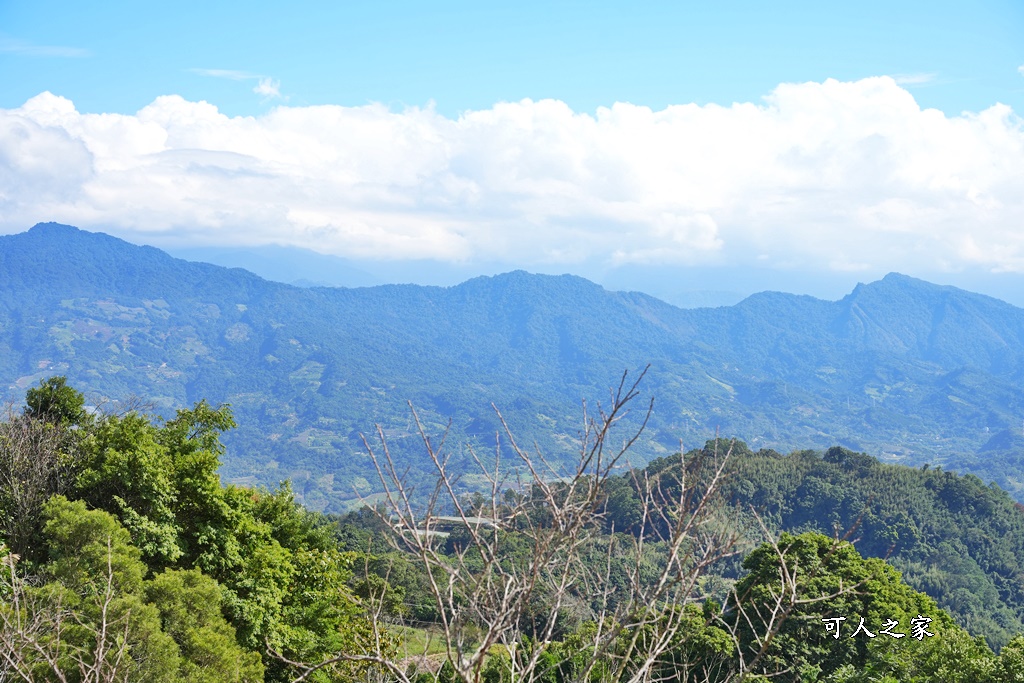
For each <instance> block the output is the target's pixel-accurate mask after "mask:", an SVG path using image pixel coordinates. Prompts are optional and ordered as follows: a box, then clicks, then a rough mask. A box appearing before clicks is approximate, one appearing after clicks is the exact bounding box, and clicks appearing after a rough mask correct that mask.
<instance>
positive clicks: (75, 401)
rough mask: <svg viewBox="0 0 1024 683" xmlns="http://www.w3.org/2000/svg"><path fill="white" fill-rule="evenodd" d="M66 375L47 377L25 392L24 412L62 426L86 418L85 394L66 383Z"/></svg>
mask: <svg viewBox="0 0 1024 683" xmlns="http://www.w3.org/2000/svg"><path fill="white" fill-rule="evenodd" d="M67 379H68V378H67V377H64V376H60V377H48V378H47V379H44V380H40V381H39V386H38V387H35V388H32V389H29V390H28V392H26V394H25V404H26V406H25V414H26V415H28V416H29V417H31V418H33V419H36V420H42V421H44V422H49V423H51V424H59V425H62V426H65V427H66V426H70V425H80V424H82V423H84V422H85V421H86V420H87V418H88V413H86V412H85V396H83V395H82V393H81V392H79V391H76V390H75V389H73V388H72V387H70V386H68V384H67Z"/></svg>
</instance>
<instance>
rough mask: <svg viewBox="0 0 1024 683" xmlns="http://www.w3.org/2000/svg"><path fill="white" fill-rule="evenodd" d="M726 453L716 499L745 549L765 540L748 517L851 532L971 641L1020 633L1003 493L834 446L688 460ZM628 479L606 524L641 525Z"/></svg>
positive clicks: (1021, 584) (656, 468) (1020, 607)
mask: <svg viewBox="0 0 1024 683" xmlns="http://www.w3.org/2000/svg"><path fill="white" fill-rule="evenodd" d="M726 453H728V454H729V458H728V467H727V470H726V479H725V481H724V483H723V484H722V486H721V491H720V493H721V496H722V499H723V500H724V501H725V503H726V504H727V505H728V506H729V507H730V508H732V510H733V512H732V514H733V515H735V516H737V518H738V519H744V520H745V521H744V523H743V524H742V526H743V528H745V529H746V530H747V532H746V533H747V534H748V538H747V540H746V542H747V543H748V544H750V545H751V546H752V545H754V544H756V543H757V542H758V540H759V538H760V535H761V533H760V528H759V525H758V523H757V521H756V519H755V518H754V515H755V514H756V515H757V516H758V517H759V518H760V519H761V520H762V521H763V522H764V523H765V524H766V525H767V527H768V528H769V529H771V530H772V531H773V532H776V533H777V532H779V531H789V532H793V533H798V532H802V531H817V532H820V533H824V534H826V535H829V536H834V535H840V536H843V535H846V534H849V538H850V540H853V541H855V543H854V545H855V546H856V548H857V550H858V551H859V552H860V553H861V554H863V555H865V556H868V557H877V558H884V559H886V561H887V562H888V563H889V564H890V565H892V566H893V567H895V568H897V569H898V570H899V571H900V572H901V574H902V575H903V578H904V580H905V581H907V583H909V584H910V585H911V586H913V587H914V588H915V589H917V590H920V591H922V592H925V593H927V594H928V595H931V596H932V597H933V598H935V600H936V601H937V602H938V604H939V605H940V606H941V607H942V608H943V609H945V610H947V611H949V612H950V614H952V615H954V617H955V618H956V619H957V621H958V622H959V623H961V624H962V625H963V626H965V627H966V628H967V629H968V630H969V631H971V632H972V633H976V634H981V635H985V636H986V637H987V638H988V640H989V642H990V643H994V644H996V645H1001V644H1003V643H1005V642H1006V641H1007V640H1008V639H1009V638H1010V637H1012V635H1013V634H1015V633H1021V632H1024V505H1021V504H1020V503H1017V502H1015V501H1013V500H1012V499H1011V498H1010V497H1009V496H1008V495H1007V494H1006V492H1004V491H1002V490H1000V489H999V488H997V487H991V486H986V485H985V484H984V483H983V482H982V481H981V480H980V479H978V478H977V477H975V476H973V475H965V476H961V475H957V474H955V473H953V472H948V471H943V470H942V468H941V467H937V468H935V467H928V466H924V467H921V468H911V467H906V466H903V465H891V464H885V463H881V462H879V461H878V460H876V459H875V458H872V457H870V456H868V455H865V454H863V453H855V452H853V451H849V450H847V449H844V448H840V447H834V448H830V449H828V450H827V451H824V452H821V451H811V450H802V451H795V452H793V453H790V454H789V455H781V454H780V453H778V452H776V451H773V450H761V451H758V452H756V453H754V452H751V451H750V450H749V449H748V448H747V446H746V444H744V443H742V442H729V441H726V440H724V439H722V440H719V441H718V442H714V441H712V442H708V444H707V445H706V446H705V447H704V448H703V449H701V450H695V451H691V452H690V453H689V454H688V455H687V458H688V459H689V460H690V461H691V462H692V461H695V460H699V459H700V458H713V457H714V456H715V455H716V454H718V455H719V456H721V455H723V454H726ZM679 466H680V465H679V462H678V460H677V459H673V458H663V459H658V460H655V461H654V462H652V463H651V464H650V465H648V466H647V468H646V469H645V470H644V472H645V473H646V474H647V476H650V477H664V476H666V475H668V476H672V477H677V476H678V471H679ZM632 480H633V477H624V478H623V479H621V480H612V481H611V482H610V486H611V490H612V493H611V494H610V496H609V518H608V521H609V523H610V524H614V525H615V526H616V527H617V528H619V529H629V528H632V527H634V526H635V525H636V524H638V522H639V520H638V519H637V513H638V511H639V510H640V507H639V505H638V493H637V490H636V487H635V486H633V485H631V482H632ZM728 571H735V568H733V569H732V570H727V573H728Z"/></svg>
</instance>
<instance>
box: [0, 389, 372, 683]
mask: <svg viewBox="0 0 1024 683" xmlns="http://www.w3.org/2000/svg"><path fill="white" fill-rule="evenodd" d="M81 406H82V396H81V394H79V393H78V392H76V391H74V390H73V389H71V388H70V387H67V386H66V385H65V382H64V378H52V379H50V380H47V381H44V382H43V383H41V385H40V386H39V387H38V388H35V389H33V390H32V391H30V392H29V396H28V407H27V408H26V409H25V414H24V415H14V416H11V417H10V418H9V419H8V421H7V422H5V423H3V424H2V425H0V448H2V449H3V459H4V463H3V466H4V469H7V470H8V471H10V472H12V473H14V474H15V477H12V478H8V479H6V480H5V483H6V484H8V485H6V486H3V487H0V488H2V489H3V490H2V492H0V518H2V520H3V522H4V525H3V528H4V529H8V530H11V529H28V530H31V532H30V533H27V534H25V533H19V534H12V533H9V532H8V533H6V534H3V535H2V536H0V542H2V543H3V544H4V545H5V546H6V550H3V553H2V554H3V557H4V558H6V559H5V562H6V565H7V573H8V576H7V582H6V585H7V591H8V594H9V595H12V596H20V597H19V601H16V602H15V603H8V604H5V605H3V606H0V609H3V610H8V611H7V612H5V613H4V614H5V617H7V618H8V619H7V624H8V626H10V623H11V622H10V619H13V618H15V617H17V614H18V609H19V608H18V604H22V605H27V606H28V607H26V610H27V611H25V613H24V614H23V615H22V617H23V619H21V621H22V622H24V621H25V620H26V619H27V620H28V622H31V621H32V620H33V619H35V620H36V621H37V622H38V623H39V624H41V625H42V626H41V627H40V628H41V629H42V631H41V633H28V634H27V635H26V633H22V634H21V635H20V636H17V637H16V636H11V635H10V634H11V631H10V629H8V631H5V633H7V635H8V636H9V637H12V638H15V641H16V643H18V647H19V648H21V650H22V651H23V652H31V651H33V650H32V647H34V646H32V643H34V642H39V643H42V644H41V645H40V646H39V647H38V648H36V649H37V650H39V652H37V653H36V655H33V656H34V657H35V659H32V657H29V659H30V660H31V661H30V664H31V666H30V667H29V668H34V669H37V670H40V671H41V670H43V669H45V668H46V667H45V663H46V661H47V660H46V657H45V656H44V654H43V653H44V652H51V653H52V654H53V656H54V657H55V658H56V660H55V661H59V662H64V664H62V665H61V666H62V668H66V669H72V668H74V667H73V666H72V663H73V662H74V661H76V659H75V658H76V657H78V659H79V660H80V659H81V658H83V657H84V658H85V659H86V660H87V661H88V662H90V666H92V665H95V664H96V662H97V661H99V660H102V659H103V657H107V658H110V660H111V662H113V661H114V660H115V659H118V658H117V657H115V656H114V654H111V653H108V654H106V655H103V656H102V657H101V655H100V654H98V653H96V652H93V651H92V650H89V645H88V644H89V643H90V642H92V641H93V640H95V639H96V638H97V637H98V636H97V635H96V634H97V633H99V632H101V631H105V630H109V631H111V632H114V631H117V629H121V630H122V631H123V634H124V635H123V638H122V639H121V641H120V642H121V643H122V644H123V643H127V649H126V653H122V654H123V656H120V655H119V657H120V659H123V661H122V662H121V665H120V666H121V669H122V670H123V671H124V672H125V675H126V676H127V679H126V680H131V681H136V680H139V681H141V680H145V681H157V680H159V681H179V680H180V681H196V680H200V681H210V682H211V683H212V682H213V681H239V682H241V681H262V680H267V681H285V680H291V678H292V677H293V676H292V675H291V674H290V673H289V672H290V669H289V667H287V666H286V665H285V664H284V663H283V662H282V660H281V659H279V658H277V657H275V656H272V655H271V654H270V652H271V650H272V651H273V652H275V653H278V654H280V655H282V656H283V657H285V658H287V659H291V660H299V661H317V662H319V661H320V660H322V659H325V658H326V657H327V656H329V655H333V654H334V653H336V652H338V651H342V650H346V649H348V650H358V649H359V648H360V647H361V645H360V643H361V642H362V641H363V640H364V639H366V638H367V637H369V634H370V628H369V625H368V623H367V621H366V618H365V615H364V613H363V611H362V609H361V608H360V607H359V604H358V599H357V598H356V597H355V595H354V594H353V593H352V589H351V587H350V580H351V578H352V562H353V556H352V555H351V554H346V553H344V552H342V551H341V550H340V549H339V547H338V544H337V542H336V541H335V538H334V534H333V532H332V531H331V529H330V528H329V526H328V525H327V524H326V521H325V520H323V519H321V518H320V517H319V516H317V515H315V514H312V513H308V512H306V511H305V510H303V509H302V508H301V507H299V506H298V505H296V504H295V502H294V501H293V498H292V493H291V490H290V489H289V488H288V486H287V485H285V486H282V487H281V488H278V489H277V490H275V491H268V490H265V489H248V488H240V487H237V486H230V485H229V486H222V485H221V483H220V478H219V475H218V474H217V468H218V467H219V465H220V456H221V455H222V453H223V446H222V445H221V443H220V434H221V433H222V432H223V431H224V430H226V429H229V428H231V427H233V426H234V421H233V419H232V417H231V413H230V412H229V411H228V409H227V408H226V407H224V406H221V407H219V408H214V407H212V406H210V405H209V404H207V403H205V402H199V403H198V404H196V405H195V406H194V407H193V408H192V409H189V410H180V411H178V414H177V416H176V417H175V418H174V419H172V420H169V421H166V422H163V423H154V422H153V421H151V420H150V419H149V418H147V417H145V416H143V415H141V414H139V413H136V412H128V413H125V414H123V415H117V414H104V415H100V416H96V417H94V416H91V415H89V414H87V413H85V412H84V411H82V410H81ZM26 431H28V432H41V433H50V432H53V433H56V434H59V438H57V439H55V440H40V439H24V438H20V437H21V435H22V434H23V433H24V432H26ZM40 443H42V444H44V445H46V446H47V447H50V448H53V449H56V450H58V451H59V452H58V453H57V454H56V457H52V458H49V459H48V460H46V461H47V462H50V463H51V466H52V469H53V471H52V472H50V473H49V474H48V475H47V476H36V477H35V478H34V479H33V478H32V475H33V474H35V471H34V469H33V467H34V464H35V463H37V462H38V461H39V460H40V457H39V456H40V452H39V450H38V449H37V448H36V447H37V446H38V445H39V444H40ZM26 449H27V450H26ZM19 475H21V476H20V481H21V482H23V483H24V482H26V481H28V482H30V483H31V484H32V486H31V487H25V486H20V487H19V486H14V485H11V484H12V482H15V480H17V479H18V477H19ZM33 487H34V488H36V489H41V490H35V491H33V490H29V489H30V488H33ZM11 609H14V610H15V612H13V613H12V612H10V611H9V610H11ZM69 610H70V611H69ZM12 615H13V616H12ZM26 623H27V622H26ZM44 627H45V628H44ZM62 629H63V631H64V633H65V634H66V635H65V637H64V638H63V640H60V639H59V637H58V636H59V634H60V633H61V631H62ZM47 632H49V633H50V635H47ZM33 638H35V640H33ZM0 645H2V644H0ZM82 653H85V654H82ZM120 659H119V660H118V661H120ZM111 666H113V664H111ZM354 671H355V669H354V668H353V667H352V666H345V665H341V664H339V665H338V666H336V667H333V669H331V668H329V669H325V670H323V671H321V672H320V673H319V674H317V675H316V676H314V677H313V678H312V679H311V680H322V681H326V680H336V679H337V678H338V677H339V676H340V677H343V678H344V677H346V676H350V675H352V674H353V673H354ZM50 679H51V678H50V677H49V676H46V675H41V677H40V678H39V679H38V680H50ZM33 680H35V679H33ZM89 680H91V679H89ZM97 680H99V679H97ZM112 680H121V679H112Z"/></svg>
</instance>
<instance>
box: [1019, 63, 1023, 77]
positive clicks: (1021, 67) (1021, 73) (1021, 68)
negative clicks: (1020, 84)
mask: <svg viewBox="0 0 1024 683" xmlns="http://www.w3.org/2000/svg"><path fill="white" fill-rule="evenodd" d="M1017 73H1019V74H1020V75H1021V76H1024V64H1021V65H1020V66H1018V67H1017Z"/></svg>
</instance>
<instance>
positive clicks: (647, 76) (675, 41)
mask: <svg viewBox="0 0 1024 683" xmlns="http://www.w3.org/2000/svg"><path fill="white" fill-rule="evenodd" d="M0 41H3V42H0V50H2V52H0V74H2V80H3V82H4V87H3V88H2V91H0V97H2V101H0V106H4V107H15V106H18V105H20V104H22V103H23V102H24V101H25V100H27V99H28V98H30V97H32V96H34V95H37V94H39V92H41V91H43V90H49V91H51V92H54V93H55V94H59V95H62V96H64V97H67V98H69V99H71V100H73V101H74V102H75V103H76V105H77V106H78V107H79V109H80V110H81V111H83V112H120V113H132V112H135V111H136V110H138V109H141V108H142V107H144V106H145V105H147V104H149V103H150V102H152V101H153V99H154V98H156V97H157V96H159V95H167V94H179V95H182V96H183V97H185V98H186V99H189V100H200V99H203V100H207V101H210V102H212V103H215V104H216V105H217V106H218V107H219V108H220V109H221V111H224V112H225V113H228V114H254V113H257V112H259V111H260V110H261V107H263V108H265V107H268V106H271V105H273V104H275V103H276V101H275V100H274V99H273V98H266V97H261V96H260V95H258V94H256V93H253V86H254V82H253V81H251V80H248V79H244V80H232V79H231V78H229V77H224V78H215V77H211V76H203V75H201V73H200V72H198V71H197V70H202V69H205V70H221V71H224V72H236V73H237V74H251V75H253V76H263V77H266V78H270V79H272V80H273V81H274V82H277V83H280V86H279V88H280V91H281V93H282V94H283V95H286V96H287V97H288V103H289V104H292V105H308V104H341V105H362V104H366V103H368V102H382V103H385V104H388V105H390V106H404V105H425V104H427V103H428V102H430V101H434V102H436V104H437V107H438V110H439V111H441V112H443V113H445V114H448V115H453V114H457V113H459V112H461V111H464V110H467V109H481V108H486V107H489V106H491V105H493V104H494V103H495V102H499V101H504V100H513V101H514V100H520V99H523V98H532V99H535V100H537V99H544V98H554V99H559V100H562V101H564V102H566V103H567V104H568V105H569V106H570V107H572V108H573V109H574V110H576V111H593V110H594V109H596V108H597V107H598V106H608V105H611V104H612V103H614V102H632V103H634V104H642V105H646V106H649V107H652V108H655V109H660V108H663V107H665V106H666V105H669V104H680V103H686V102H696V103H699V104H705V103H709V102H715V103H718V104H726V105H727V104H730V103H732V102H748V101H757V100H758V99H759V98H760V97H762V96H764V95H765V94H767V93H769V92H770V91H771V90H772V89H773V88H774V87H775V86H776V85H778V84H779V83H782V82H803V81H823V80H825V79H826V78H835V79H838V80H857V79H860V78H864V77H868V76H880V75H890V76H896V77H898V78H901V79H905V81H906V83H907V84H908V86H909V87H910V88H912V89H913V92H914V95H915V97H916V98H917V99H918V101H919V102H920V103H921V105H922V106H924V107H936V108H939V109H942V110H943V111H945V112H946V113H948V114H958V113H960V112H961V111H963V110H970V111H980V110H981V109H984V108H986V107H988V106H990V105H992V104H994V103H995V102H1003V103H1005V104H1009V105H1011V106H1013V107H1014V109H1015V110H1018V111H1019V110H1020V109H1021V104H1022V102H1024V78H1022V77H1021V74H1020V73H1018V67H1020V66H1021V65H1022V64H1024V3H1021V2H1019V1H1017V0H977V1H975V2H970V3H967V2H961V1H958V2H943V1H937V2H935V1H933V2H894V1H892V0H889V1H888V2H877V1H872V0H866V1H862V2H856V3H845V2H844V3H838V2H821V1H820V0H818V1H815V2H763V1H759V2H751V1H742V2H740V1H732V2H730V1H728V0H726V1H724V2H715V3H711V2H700V3H697V2H679V1H677V2H632V3H621V2H620V3H609V2H528V1H526V2H515V3H498V2H452V1H444V0H442V1H440V2H431V3H425V2H419V3H416V2H294V3H279V2H248V3H216V2H195V1H192V0H184V1H182V2H175V3H138V2H117V1H114V2H111V1H107V2H102V3H80V2H53V1H50V0H33V1H31V2H28V1H24V0H4V2H2V3H0ZM226 75H227V74H225V76H226Z"/></svg>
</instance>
